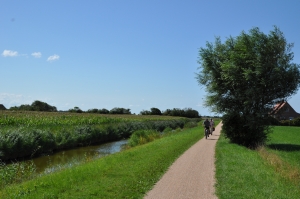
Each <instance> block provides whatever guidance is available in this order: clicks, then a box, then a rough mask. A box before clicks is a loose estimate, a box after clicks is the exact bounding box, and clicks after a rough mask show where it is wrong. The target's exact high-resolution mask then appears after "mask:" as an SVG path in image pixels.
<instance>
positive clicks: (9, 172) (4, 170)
mask: <svg viewBox="0 0 300 199" xmlns="http://www.w3.org/2000/svg"><path fill="white" fill-rule="evenodd" d="M35 171H36V167H35V164H34V163H33V162H30V163H25V162H16V163H11V164H5V163H4V162H2V161H1V160H0V176H1V179H0V188H3V187H5V186H7V185H9V184H13V183H20V182H23V181H25V180H28V179H31V178H32V177H34V176H35Z"/></svg>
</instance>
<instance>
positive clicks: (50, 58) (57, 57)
mask: <svg viewBox="0 0 300 199" xmlns="http://www.w3.org/2000/svg"><path fill="white" fill-rule="evenodd" d="M56 60H59V56H58V55H55V54H54V55H52V56H50V57H48V59H47V61H50V62H52V61H56Z"/></svg>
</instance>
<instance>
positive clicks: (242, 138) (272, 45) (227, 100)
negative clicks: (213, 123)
mask: <svg viewBox="0 0 300 199" xmlns="http://www.w3.org/2000/svg"><path fill="white" fill-rule="evenodd" d="M292 47H293V44H289V43H287V41H286V39H285V37H284V35H283V33H282V32H281V31H280V30H279V28H277V27H275V28H274V30H273V31H270V33H269V35H266V34H264V33H262V32H260V30H259V28H253V29H251V30H250V31H249V33H248V34H247V33H245V32H242V33H241V34H240V35H239V36H237V37H235V38H234V37H229V38H228V39H227V40H226V41H225V43H222V42H221V39H220V38H216V40H215V43H214V44H213V43H207V44H206V48H200V50H199V61H198V63H199V64H200V65H201V66H200V67H199V69H201V71H200V72H199V73H198V74H197V80H198V82H199V84H201V85H204V86H205V87H206V90H207V92H208V95H207V97H206V101H205V105H206V106H208V107H211V108H212V110H213V111H214V112H216V113H221V114H223V115H225V116H226V119H225V120H224V125H225V128H226V131H225V134H226V135H227V137H228V138H230V139H231V141H233V142H235V143H239V144H246V145H247V146H248V147H250V148H255V147H256V146H258V143H260V144H264V143H265V142H266V138H267V136H266V135H265V136H264V135H263V134H264V130H265V129H266V128H265V127H264V126H265V125H266V124H267V120H268V113H269V112H270V110H271V108H272V107H273V106H274V104H275V103H277V102H278V101H281V100H284V99H286V98H288V97H289V96H291V95H293V94H295V93H296V91H297V90H298V88H299V86H300V71H299V68H300V65H299V64H295V63H292V62H291V61H292V59H293V53H292V52H291V48H292ZM287 80H289V81H287ZM230 119H234V120H236V121H237V122H242V123H241V124H239V125H238V126H237V125H235V127H229V125H226V122H230V123H231V124H234V122H235V121H230ZM261 121H263V122H261ZM227 127H228V128H227ZM236 127H238V129H239V131H240V132H235V131H236Z"/></svg>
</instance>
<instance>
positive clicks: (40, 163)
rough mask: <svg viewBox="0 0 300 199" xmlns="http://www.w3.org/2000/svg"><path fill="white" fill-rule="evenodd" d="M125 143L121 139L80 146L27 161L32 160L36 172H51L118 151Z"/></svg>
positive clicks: (125, 141)
mask: <svg viewBox="0 0 300 199" xmlns="http://www.w3.org/2000/svg"><path fill="white" fill-rule="evenodd" d="M126 144H127V140H121V141H116V142H110V143H106V144H101V145H95V146H86V147H80V148H75V149H70V150H64V151H59V152H56V153H53V154H51V155H45V156H40V157H37V158H33V159H31V160H28V161H27V162H30V161H33V163H34V165H35V167H36V172H37V173H40V174H41V173H51V172H54V171H55V170H60V169H61V168H67V167H72V166H74V165H75V164H78V163H79V162H82V161H84V160H86V159H97V158H101V157H104V156H106V155H109V154H113V153H116V152H119V151H121V150H122V147H123V146H124V145H126Z"/></svg>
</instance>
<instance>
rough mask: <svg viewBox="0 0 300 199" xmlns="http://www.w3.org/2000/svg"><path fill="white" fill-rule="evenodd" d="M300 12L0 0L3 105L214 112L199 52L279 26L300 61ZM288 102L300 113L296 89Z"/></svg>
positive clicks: (273, 6) (265, 7) (291, 6)
mask: <svg viewBox="0 0 300 199" xmlns="http://www.w3.org/2000/svg"><path fill="white" fill-rule="evenodd" d="M299 8H300V1H298V0H290V1H283V0H281V1H279V0H274V1H271V0H259V1H258V0H252V1H242V0H227V1H222V0H205V1H204V0H187V1H179V0H172V1H171V0H160V1H158V0H151V1H140V0H128V1H121V0H111V1H104V0H90V1H73V0H72V1H71V0H60V1H58V0H52V1H38V0H27V1H16V0H0V29H1V32H0V53H1V55H0V69H1V78H0V104H3V105H4V106H5V107H6V108H10V107H12V106H20V105H21V104H31V103H32V102H33V101H35V100H40V101H43V102H46V103H48V104H50V105H52V106H56V107H57V109H58V110H68V109H71V108H74V107H75V106H77V107H79V108H80V109H82V110H84V111H86V110H88V109H92V108H97V109H102V108H105V109H108V110H111V109H112V108H114V107H121V108H126V109H130V110H131V112H132V113H136V114H139V113H140V111H142V110H150V109H151V108H152V107H155V108H158V109H160V110H161V111H165V110H166V109H173V108H180V109H184V108H192V109H194V110H197V111H198V112H199V114H200V115H202V116H205V115H211V116H212V115H216V114H215V113H211V112H210V109H209V108H206V107H203V98H204V97H205V95H206V91H205V88H204V87H201V86H199V85H198V82H197V80H196V78H195V77H196V73H197V72H199V70H198V67H199V66H200V65H199V64H198V63H197V60H198V50H199V48H201V47H205V45H206V42H214V40H215V37H216V36H220V37H221V39H222V41H225V39H226V38H228V37H229V36H233V37H235V36H238V35H239V34H240V33H241V32H242V31H245V32H248V31H249V30H250V29H251V28H253V27H258V28H260V30H261V31H263V32H264V33H265V34H268V33H269V32H270V31H271V30H273V27H274V25H275V26H277V27H279V28H280V30H281V31H282V32H283V33H284V35H285V38H286V39H287V41H288V42H289V43H294V47H293V49H292V51H293V52H294V60H293V62H294V63H297V64H300V36H299V35H300V20H299V19H300V12H299ZM287 81H288V80H287ZM288 102H289V104H290V105H291V106H292V107H293V108H294V109H295V110H296V111H297V112H300V91H297V94H295V95H293V96H292V97H291V98H290V99H289V100H288Z"/></svg>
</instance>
